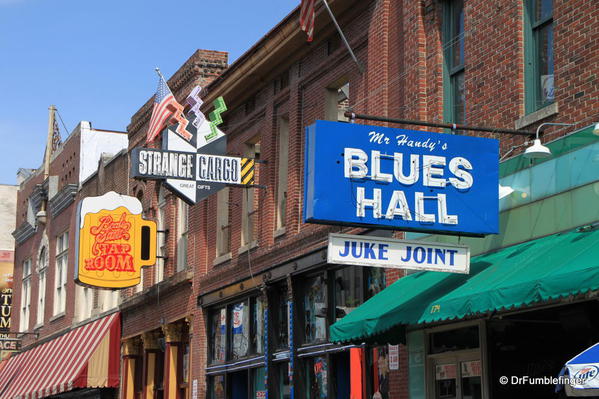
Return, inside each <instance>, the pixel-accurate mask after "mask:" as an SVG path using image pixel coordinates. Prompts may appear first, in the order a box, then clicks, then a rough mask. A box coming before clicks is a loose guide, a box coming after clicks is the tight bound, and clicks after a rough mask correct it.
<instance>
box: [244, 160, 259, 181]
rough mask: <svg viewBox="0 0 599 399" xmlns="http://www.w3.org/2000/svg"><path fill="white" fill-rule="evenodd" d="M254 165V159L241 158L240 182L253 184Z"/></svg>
mask: <svg viewBox="0 0 599 399" xmlns="http://www.w3.org/2000/svg"><path fill="white" fill-rule="evenodd" d="M255 166H256V160H255V159H253V158H241V184H245V185H250V184H254V174H255Z"/></svg>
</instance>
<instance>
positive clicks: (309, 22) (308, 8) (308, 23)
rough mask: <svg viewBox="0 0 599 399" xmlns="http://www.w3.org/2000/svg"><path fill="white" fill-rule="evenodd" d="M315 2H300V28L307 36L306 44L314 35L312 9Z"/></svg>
mask: <svg viewBox="0 0 599 399" xmlns="http://www.w3.org/2000/svg"><path fill="white" fill-rule="evenodd" d="M315 3H316V0H302V4H301V7H300V28H301V30H303V31H304V32H306V34H307V35H308V42H311V41H312V36H313V35H314V7H315Z"/></svg>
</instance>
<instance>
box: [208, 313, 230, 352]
mask: <svg viewBox="0 0 599 399" xmlns="http://www.w3.org/2000/svg"><path fill="white" fill-rule="evenodd" d="M226 350H227V309H226V308H221V309H217V310H216V311H215V312H213V313H212V314H211V315H210V362H212V363H222V362H224V361H225V360H226Z"/></svg>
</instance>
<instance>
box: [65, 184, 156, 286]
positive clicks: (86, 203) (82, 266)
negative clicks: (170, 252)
mask: <svg viewBox="0 0 599 399" xmlns="http://www.w3.org/2000/svg"><path fill="white" fill-rule="evenodd" d="M76 220H77V223H78V226H77V227H78V228H77V229H76V242H77V247H76V248H77V249H76V254H75V258H76V260H75V262H76V266H75V281H76V282H77V283H79V284H81V285H85V286H92V287H98V288H111V289H115V288H127V287H132V286H135V285H137V284H139V282H140V281H141V268H142V267H143V266H150V265H153V264H155V263H156V223H155V222H153V221H151V220H145V219H143V218H142V205H141V202H140V201H139V200H138V199H137V198H135V197H131V196H127V195H121V194H117V193H115V192H114V191H110V192H108V193H106V194H104V195H102V196H100V197H87V198H84V199H83V200H82V201H81V202H80V203H79V207H78V210H77V219H76Z"/></svg>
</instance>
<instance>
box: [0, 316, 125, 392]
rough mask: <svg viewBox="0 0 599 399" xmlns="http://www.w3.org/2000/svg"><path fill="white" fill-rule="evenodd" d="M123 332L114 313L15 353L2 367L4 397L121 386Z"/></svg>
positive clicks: (0, 381) (0, 389) (1, 386)
mask: <svg viewBox="0 0 599 399" xmlns="http://www.w3.org/2000/svg"><path fill="white" fill-rule="evenodd" d="M120 335H121V327H120V315H119V313H114V314H112V315H110V316H106V317H103V318H101V319H98V320H96V321H94V322H91V323H88V324H86V325H84V326H81V327H78V328H76V329H74V330H71V331H69V332H68V333H66V334H64V335H61V336H60V337H58V338H55V339H53V340H51V341H48V342H46V343H44V344H42V345H39V346H36V347H35V348H32V349H30V350H27V351H25V352H22V353H20V354H18V355H16V356H13V357H11V358H10V359H8V362H7V363H6V365H5V366H4V367H3V368H2V370H1V371H0V398H2V399H4V398H25V399H28V398H43V397H46V396H50V395H56V394H58V393H61V392H66V391H70V390H73V389H76V388H116V387H118V385H119V358H120Z"/></svg>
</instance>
